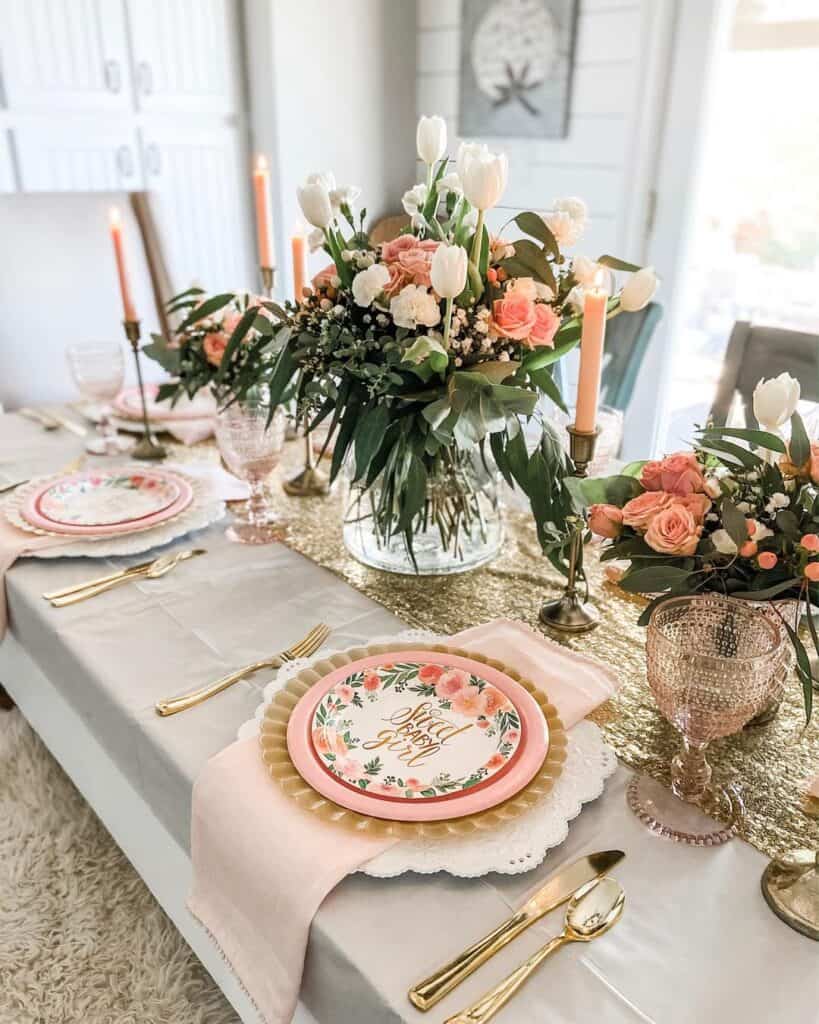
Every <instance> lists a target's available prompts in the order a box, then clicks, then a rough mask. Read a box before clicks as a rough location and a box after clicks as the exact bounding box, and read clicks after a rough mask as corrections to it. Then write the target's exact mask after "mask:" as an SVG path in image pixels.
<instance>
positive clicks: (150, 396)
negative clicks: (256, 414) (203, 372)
mask: <svg viewBox="0 0 819 1024" xmlns="http://www.w3.org/2000/svg"><path fill="white" fill-rule="evenodd" d="M158 392H159V388H158V387H157V385H156V384H147V385H146V386H145V398H146V401H147V404H148V419H149V420H150V421H151V422H152V423H175V422H177V421H179V422H184V421H185V420H209V419H212V418H213V417H214V416H215V415H216V403H215V402H214V401H212V400H211V399H210V397H208V398H207V399H205V398H201V397H197V398H193V399H191V400H190V402H189V405H188V407H187V408H185V407H183V408H181V409H179V408H172V407H171V405H170V403H169V402H163V403H162V404H161V405H160V403H158V402H157V400H156V396H157V394H158ZM197 402H198V403H199V405H198V407H196V403H197ZM112 405H113V407H114V410H115V411H116V412H117V413H118V414H119V415H121V416H124V417H125V418H126V419H132V420H138V419H141V418H142V398H141V397H140V394H139V388H125V390H124V391H120V393H119V394H118V395H117V397H116V398H115V399H114V401H113V403H112Z"/></svg>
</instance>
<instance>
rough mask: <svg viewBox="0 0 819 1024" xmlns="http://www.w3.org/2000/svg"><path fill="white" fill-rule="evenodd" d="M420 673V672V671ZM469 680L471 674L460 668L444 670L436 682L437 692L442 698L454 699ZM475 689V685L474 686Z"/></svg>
mask: <svg viewBox="0 0 819 1024" xmlns="http://www.w3.org/2000/svg"><path fill="white" fill-rule="evenodd" d="M419 675H420V673H419ZM468 682H469V676H468V675H467V674H466V672H462V671H461V670H460V669H457V668H453V669H450V670H449V672H444V673H443V674H442V675H441V676H440V677H439V679H438V682H437V683H436V684H435V693H436V694H437V695H438V697H439V699H440V700H452V698H453V697H456V696H457V695H458V694H459V693H460V692H461V690H463V688H464V687H465V686H466V685H467V683H468ZM472 689H474V687H472Z"/></svg>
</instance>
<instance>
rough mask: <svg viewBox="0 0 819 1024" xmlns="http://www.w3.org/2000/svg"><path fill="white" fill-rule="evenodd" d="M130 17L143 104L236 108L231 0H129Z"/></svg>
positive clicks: (219, 110)
mask: <svg viewBox="0 0 819 1024" xmlns="http://www.w3.org/2000/svg"><path fill="white" fill-rule="evenodd" d="M128 17H129V21H130V25H131V41H132V46H133V58H134V65H133V66H134V78H135V84H136V94H137V101H138V103H139V107H140V109H141V110H144V111H150V112H154V113H159V112H164V113H173V112H187V113H192V112H200V113H213V114H230V113H233V112H234V111H235V110H236V108H237V92H238V90H237V82H238V79H239V74H238V59H237V52H238V45H237V43H238V31H239V27H238V24H237V4H236V2H235V0H128Z"/></svg>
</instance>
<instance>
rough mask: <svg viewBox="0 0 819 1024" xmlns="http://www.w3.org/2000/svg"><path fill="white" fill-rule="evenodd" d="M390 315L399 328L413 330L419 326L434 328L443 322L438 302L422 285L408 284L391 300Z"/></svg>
mask: <svg viewBox="0 0 819 1024" xmlns="http://www.w3.org/2000/svg"><path fill="white" fill-rule="evenodd" d="M390 313H391V314H392V318H393V320H394V321H395V324H396V326H397V327H406V328H408V329H410V330H411V329H412V328H414V327H416V326H417V325H418V324H423V325H424V327H434V326H435V325H436V324H437V323H440V320H441V310H440V308H439V307H438V300H437V299H436V298H435V296H434V295H433V294H432V292H428V291H427V289H426V288H423V287H422V286H421V285H415V284H408V285H406V286H405V287H404V288H402V289H401V291H400V293H399V294H398V295H396V296H395V297H394V298H393V299H391V300H390Z"/></svg>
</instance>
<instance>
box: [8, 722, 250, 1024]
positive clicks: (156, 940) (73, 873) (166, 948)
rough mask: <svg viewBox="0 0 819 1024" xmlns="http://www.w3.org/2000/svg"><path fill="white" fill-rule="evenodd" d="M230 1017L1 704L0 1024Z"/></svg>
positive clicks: (83, 809) (206, 1023) (196, 1023)
mask: <svg viewBox="0 0 819 1024" xmlns="http://www.w3.org/2000/svg"><path fill="white" fill-rule="evenodd" d="M80 1022H81V1024H238V1017H237V1016H236V1013H235V1011H234V1010H233V1009H232V1007H231V1006H230V1005H229V1004H228V1002H227V1001H226V1000H225V998H224V996H223V995H222V993H221V992H220V991H219V989H218V988H217V987H216V985H215V984H214V983H213V981H212V980H211V978H210V976H209V975H208V973H207V972H206V971H205V969H204V967H202V965H201V964H200V963H199V961H198V960H197V958H196V956H195V955H194V954H193V953H192V952H191V950H190V949H189V948H188V946H187V944H186V943H185V940H184V939H183V938H182V936H181V935H180V934H179V932H177V930H176V928H175V927H174V926H173V924H172V923H171V921H170V920H169V919H168V918H167V917H166V916H165V913H164V912H163V910H162V909H161V907H160V906H159V904H158V903H157V902H156V900H155V899H154V898H153V896H152V895H151V893H150V892H149V891H148V889H147V888H146V887H145V885H144V883H143V882H142V880H141V879H140V877H139V876H138V875H137V874H136V872H135V871H134V869H133V868H132V867H131V865H130V863H129V862H128V860H127V859H126V857H125V855H124V854H123V853H121V852H120V850H119V848H118V847H117V845H116V843H115V842H114V841H113V839H112V838H111V837H110V835H109V834H108V832H107V831H106V830H105V828H104V826H103V825H102V824H101V823H100V822H99V820H98V819H97V817H96V816H95V814H94V812H93V811H92V810H91V808H90V807H89V806H88V804H87V803H86V802H85V801H84V800H83V798H82V797H81V796H80V794H79V793H78V792H77V790H76V789H75V788H74V786H73V785H72V783H71V782H70V780H69V779H68V777H67V776H66V775H65V774H64V772H63V771H62V769H61V768H60V766H59V765H58V764H57V762H56V761H55V760H54V759H53V758H52V757H51V755H50V754H49V753H48V751H47V750H46V748H45V747H44V746H43V744H42V743H41V742H40V740H39V739H38V737H37V736H36V735H35V733H34V732H33V731H32V729H31V728H30V727H29V725H28V724H27V723H26V721H25V720H24V718H23V717H22V715H21V714H20V713H19V711H16V710H14V711H10V712H2V711H0V1024H80Z"/></svg>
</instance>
